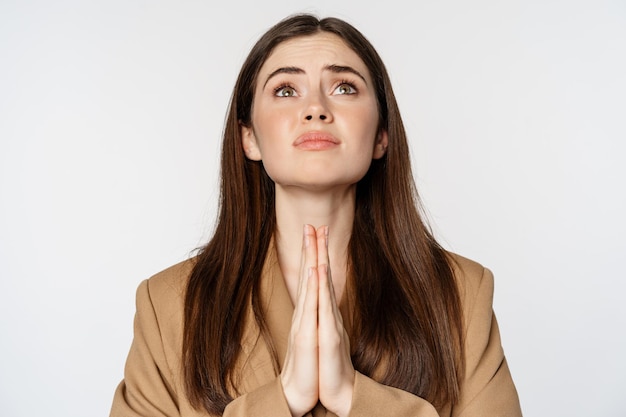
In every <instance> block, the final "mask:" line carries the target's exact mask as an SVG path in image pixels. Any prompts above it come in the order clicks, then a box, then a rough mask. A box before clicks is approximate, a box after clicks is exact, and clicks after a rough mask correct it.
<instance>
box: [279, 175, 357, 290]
mask: <svg viewBox="0 0 626 417" xmlns="http://www.w3.org/2000/svg"><path fill="white" fill-rule="evenodd" d="M355 199H356V186H350V187H347V188H342V189H333V190H330V191H329V190H325V191H319V192H316V191H311V190H303V189H301V188H295V187H294V188H287V187H281V186H279V185H278V184H277V185H276V233H275V243H276V251H277V254H278V260H279V263H280V267H281V270H282V273H283V276H284V277H285V283H286V284H287V288H288V290H289V293H290V295H291V298H292V300H294V299H295V294H296V293H297V287H298V282H299V279H300V277H299V274H300V258H301V256H302V233H303V227H304V225H305V224H310V225H312V226H313V227H315V228H318V227H320V226H324V225H326V226H328V229H329V236H328V252H329V259H330V269H331V271H332V277H333V283H334V285H335V292H336V294H337V299H338V300H339V299H341V293H342V292H343V287H344V284H345V277H346V269H347V260H348V243H349V242H350V236H351V234H352V224H353V221H354V207H355Z"/></svg>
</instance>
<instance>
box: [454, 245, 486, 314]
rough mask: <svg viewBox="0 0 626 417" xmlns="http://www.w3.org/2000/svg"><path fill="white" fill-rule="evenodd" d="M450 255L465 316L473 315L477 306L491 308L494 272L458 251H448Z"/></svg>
mask: <svg viewBox="0 0 626 417" xmlns="http://www.w3.org/2000/svg"><path fill="white" fill-rule="evenodd" d="M448 256H449V258H450V260H451V262H450V265H451V267H452V271H453V273H454V277H455V280H456V284H457V288H458V290H459V297H460V299H461V304H462V306H463V312H464V314H465V316H466V317H471V316H472V315H473V313H474V312H475V310H476V308H480V309H488V310H491V306H492V302H493V289H494V278H493V274H492V272H491V271H490V270H489V269H488V268H486V267H485V266H483V265H482V264H480V263H478V262H476V261H473V260H471V259H468V258H465V257H463V256H461V255H458V254H456V253H448Z"/></svg>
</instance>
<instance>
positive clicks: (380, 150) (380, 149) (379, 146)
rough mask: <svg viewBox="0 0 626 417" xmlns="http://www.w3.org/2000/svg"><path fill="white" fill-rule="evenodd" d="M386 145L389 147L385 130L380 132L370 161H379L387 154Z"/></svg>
mask: <svg viewBox="0 0 626 417" xmlns="http://www.w3.org/2000/svg"><path fill="white" fill-rule="evenodd" d="M387 145H389V137H388V136H387V131H386V130H382V129H381V130H380V131H379V132H378V135H377V137H376V143H375V144H374V153H373V155H372V159H380V158H382V157H383V156H385V153H387Z"/></svg>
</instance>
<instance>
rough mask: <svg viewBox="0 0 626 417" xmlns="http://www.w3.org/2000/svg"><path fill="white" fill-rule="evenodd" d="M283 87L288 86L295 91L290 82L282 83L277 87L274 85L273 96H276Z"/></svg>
mask: <svg viewBox="0 0 626 417" xmlns="http://www.w3.org/2000/svg"><path fill="white" fill-rule="evenodd" d="M285 88H290V89H292V90H293V91H296V89H295V88H294V87H293V86H292V85H291V84H289V83H284V84H280V85H279V86H278V87H276V88H275V89H274V95H275V96H278V93H279V92H280V90H283V89H285ZM282 97H291V96H282Z"/></svg>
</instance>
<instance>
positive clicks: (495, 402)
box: [451, 267, 522, 417]
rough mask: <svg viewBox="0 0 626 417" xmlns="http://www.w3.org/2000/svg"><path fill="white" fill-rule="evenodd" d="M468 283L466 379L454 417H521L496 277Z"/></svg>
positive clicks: (485, 275) (484, 271)
mask: <svg viewBox="0 0 626 417" xmlns="http://www.w3.org/2000/svg"><path fill="white" fill-rule="evenodd" d="M481 268H482V267H481ZM476 275H478V276H480V279H479V280H478V281H477V282H476V283H474V281H475V280H472V279H468V281H470V283H469V284H467V285H466V289H465V292H466V294H465V296H466V298H467V300H466V306H465V309H464V310H465V323H466V340H465V361H466V363H465V378H464V381H463V385H462V386H461V397H460V399H459V403H458V404H456V405H455V406H454V408H453V410H452V413H451V415H452V416H454V417H521V416H522V411H521V407H520V402H519V397H518V395H517V390H516V388H515V384H514V383H513V379H512V378H511V373H510V371H509V367H508V365H507V362H506V358H505V356H504V350H503V349H502V343H501V341H500V331H499V329H498V323H497V321H496V317H495V315H494V313H493V305H492V304H493V290H494V282H493V274H492V273H491V271H490V270H489V269H487V268H482V276H481V275H480V274H476Z"/></svg>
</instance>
